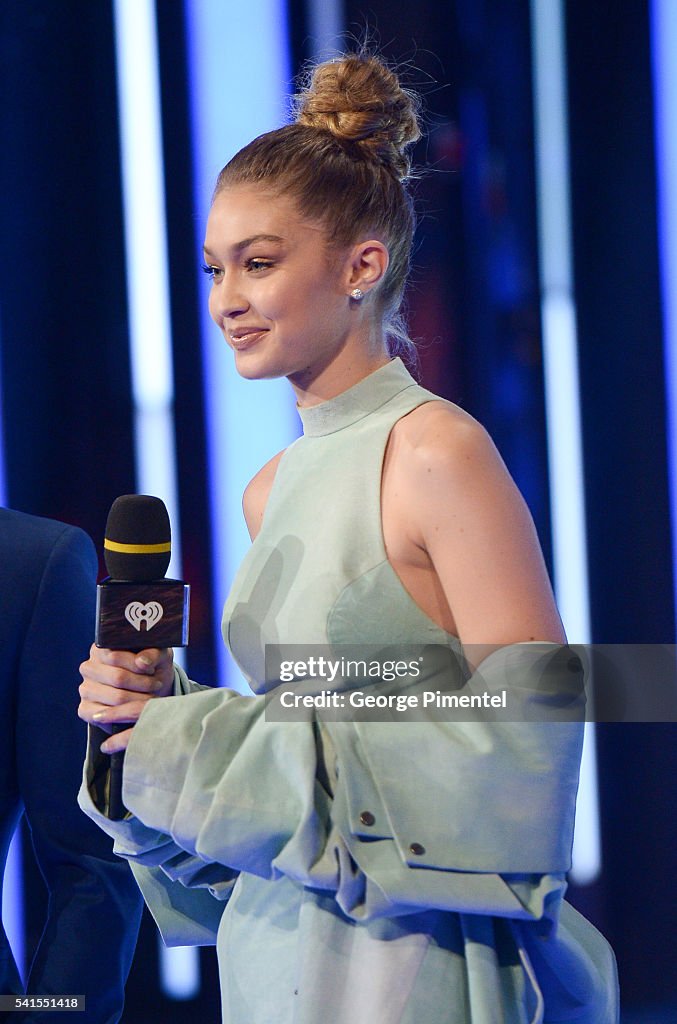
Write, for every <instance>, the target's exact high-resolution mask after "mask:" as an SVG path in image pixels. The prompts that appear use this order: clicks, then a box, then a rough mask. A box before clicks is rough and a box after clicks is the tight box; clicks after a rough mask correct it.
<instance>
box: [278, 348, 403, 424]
mask: <svg viewBox="0 0 677 1024" xmlns="http://www.w3.org/2000/svg"><path fill="white" fill-rule="evenodd" d="M415 383H416V381H415V380H414V378H413V377H412V376H411V374H410V373H409V371H408V370H407V368H406V366H405V365H404V363H403V362H402V360H401V359H400V358H399V356H398V357H397V358H396V359H392V360H391V361H390V362H389V363H386V364H385V366H379V368H378V370H374V372H373V373H370V374H369V376H368V377H363V378H362V380H358V382H357V384H353V386H352V387H351V388H348V390H347V391H342V392H341V394H340V395H336V397H335V398H329V399H327V401H326V402H320V403H319V405H311V406H308V407H307V408H299V407H298V406H297V407H296V411H297V412H298V414H299V416H300V417H301V422H302V423H303V433H304V434H305V436H306V437H321V436H322V435H323V434H333V433H334V432H335V431H336V430H342V429H343V428H344V427H349V426H350V425H351V424H352V423H356V422H357V421H358V420H361V419H363V418H364V417H365V416H368V415H369V413H370V412H375V410H376V409H379V408H380V407H381V406H382V405H385V403H386V402H389V401H390V399H391V398H394V397H395V395H398V394H399V393H400V391H404V389H405V388H408V387H411V386H412V384H415Z"/></svg>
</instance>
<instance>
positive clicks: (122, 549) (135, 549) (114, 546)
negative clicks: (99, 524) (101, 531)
mask: <svg viewBox="0 0 677 1024" xmlns="http://www.w3.org/2000/svg"><path fill="white" fill-rule="evenodd" d="M103 546H104V548H105V549H106V550H107V551H118V552H119V553H120V554H121V555H162V554H165V553H166V552H167V551H171V550H172V545H171V543H170V541H166V542H165V543H164V544H119V543H118V542H117V541H116V540H108V537H106V538H105V540H104V542H103Z"/></svg>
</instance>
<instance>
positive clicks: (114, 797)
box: [107, 647, 143, 821]
mask: <svg viewBox="0 0 677 1024" xmlns="http://www.w3.org/2000/svg"><path fill="white" fill-rule="evenodd" d="M142 650H143V647H137V648H136V650H132V654H138V653H139V651H142ZM133 726H134V723H133V722H119V723H118V724H116V725H114V726H113V729H112V732H113V733H116V732H123V731H124V730H125V729H131V728H133ZM124 766H125V752H124V750H118V751H116V752H115V753H114V754H111V755H110V768H109V775H108V815H107V817H108V820H109V821H122V819H123V818H124V817H125V815H126V814H127V808H126V807H125V805H124V804H123V802H122V773H123V770H124Z"/></svg>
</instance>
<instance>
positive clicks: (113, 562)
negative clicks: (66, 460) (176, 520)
mask: <svg viewBox="0 0 677 1024" xmlns="http://www.w3.org/2000/svg"><path fill="white" fill-rule="evenodd" d="M103 548H104V560H105V562H106V568H107V570H108V573H109V576H108V577H107V578H106V579H104V580H103V581H102V582H101V583H99V585H98V586H97V588H96V633H95V637H94V643H95V644H96V646H97V647H107V648H108V649H109V650H113V651H132V652H134V653H135V652H138V651H142V650H144V649H145V648H147V647H185V646H186V644H187V643H188V620H189V607H190V587H189V585H188V584H187V583H184V582H183V580H171V579H170V580H168V579H165V578H164V577H165V573H166V572H167V568H168V566H169V560H170V557H171V527H170V523H169V515H168V513H167V509H166V507H165V504H164V502H163V501H162V500H161V499H160V498H155V497H153V496H152V495H150V494H123V495H121V496H120V497H119V498H116V499H115V501H114V502H113V504H112V505H111V509H110V512H109V513H108V519H107V521H106V536H105V538H104V542H103ZM127 728H129V726H128V725H126V724H120V725H118V726H115V727H114V731H115V732H120V731H121V730H122V729H127ZM123 763H124V752H123V751H120V752H119V753H116V754H112V755H111V764H110V787H109V811H108V817H109V818H110V819H111V820H112V821H119V820H120V819H121V818H123V817H124V816H125V812H126V808H125V806H124V804H123V803H122V768H123Z"/></svg>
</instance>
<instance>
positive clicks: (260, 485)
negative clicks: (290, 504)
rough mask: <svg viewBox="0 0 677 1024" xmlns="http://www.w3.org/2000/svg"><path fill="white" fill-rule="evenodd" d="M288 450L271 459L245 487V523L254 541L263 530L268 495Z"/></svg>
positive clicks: (243, 499) (243, 505) (243, 504)
mask: <svg viewBox="0 0 677 1024" xmlns="http://www.w3.org/2000/svg"><path fill="white" fill-rule="evenodd" d="M286 450H287V449H286V448H283V449H282V451H281V452H278V453H277V455H273V457H272V459H269V460H268V462H266V464H265V465H264V466H262V467H261V469H260V470H259V471H258V473H256V475H255V476H253V477H252V478H251V480H250V481H249V483H248V484H247V486H246V487H245V490H244V494H243V495H242V511H243V512H244V518H245V522H246V523H247V529H248V530H249V536H250V537H251V539H252V540H254V537H255V536H256V535H257V533H258V532H259V530H260V529H261V522H262V520H263V513H264V512H265V510H266V504H267V503H268V495H269V494H270V489H271V487H272V486H273V480H274V479H275V474H276V473H277V467H278V465H279V463H280V459H281V458H282V456H283V455H284V453H285V452H286Z"/></svg>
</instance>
